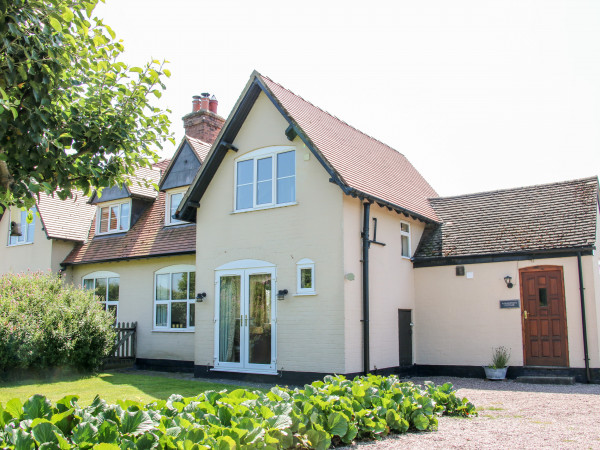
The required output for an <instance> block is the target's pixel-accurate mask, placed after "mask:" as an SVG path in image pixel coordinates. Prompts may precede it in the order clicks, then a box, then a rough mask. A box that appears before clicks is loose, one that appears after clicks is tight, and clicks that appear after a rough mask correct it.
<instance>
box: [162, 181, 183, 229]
mask: <svg viewBox="0 0 600 450" xmlns="http://www.w3.org/2000/svg"><path fill="white" fill-rule="evenodd" d="M184 194H185V189H182V190H179V191H173V192H167V193H166V196H167V198H166V201H165V207H166V210H165V225H178V224H181V223H187V222H184V221H183V220H177V219H173V216H174V215H175V213H176V212H177V207H178V206H179V204H180V203H181V199H183V195H184Z"/></svg>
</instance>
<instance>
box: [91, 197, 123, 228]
mask: <svg viewBox="0 0 600 450" xmlns="http://www.w3.org/2000/svg"><path fill="white" fill-rule="evenodd" d="M130 218H131V203H130V202H129V201H126V202H123V203H112V204H107V205H104V206H98V212H97V213H96V234H108V233H119V232H122V231H127V230H129V223H130Z"/></svg>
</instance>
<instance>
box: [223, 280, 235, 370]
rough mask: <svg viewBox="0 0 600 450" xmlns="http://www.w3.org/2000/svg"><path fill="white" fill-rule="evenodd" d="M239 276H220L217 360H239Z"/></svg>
mask: <svg viewBox="0 0 600 450" xmlns="http://www.w3.org/2000/svg"><path fill="white" fill-rule="evenodd" d="M239 321H240V276H239V275H229V276H223V277H221V288H220V292H219V361H221V362H240V323H239Z"/></svg>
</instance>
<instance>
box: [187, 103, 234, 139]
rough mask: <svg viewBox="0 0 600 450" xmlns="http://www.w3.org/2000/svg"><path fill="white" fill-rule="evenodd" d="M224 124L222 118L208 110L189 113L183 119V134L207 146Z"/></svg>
mask: <svg viewBox="0 0 600 450" xmlns="http://www.w3.org/2000/svg"><path fill="white" fill-rule="evenodd" d="M224 123H225V119H224V118H223V117H221V116H219V115H218V114H215V113H213V112H210V111H208V110H200V111H195V112H191V113H189V114H187V115H185V116H184V117H183V128H184V129H185V134H186V135H187V136H191V137H193V138H196V139H200V140H201V141H204V142H207V143H209V144H212V143H213V142H214V141H215V139H216V138H217V136H218V135H219V131H221V127H223V124H224Z"/></svg>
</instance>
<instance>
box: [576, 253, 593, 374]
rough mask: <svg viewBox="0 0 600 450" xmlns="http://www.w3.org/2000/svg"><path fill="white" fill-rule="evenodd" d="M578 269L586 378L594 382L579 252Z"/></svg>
mask: <svg viewBox="0 0 600 450" xmlns="http://www.w3.org/2000/svg"><path fill="white" fill-rule="evenodd" d="M577 268H578V269H579V298H580V299H581V325H582V328H583V357H584V360H585V378H586V381H587V382H588V383H590V382H591V381H592V377H591V374H590V357H589V354H588V341H587V323H586V320H585V293H584V291H585V288H584V287H583V269H582V268H581V252H577Z"/></svg>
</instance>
